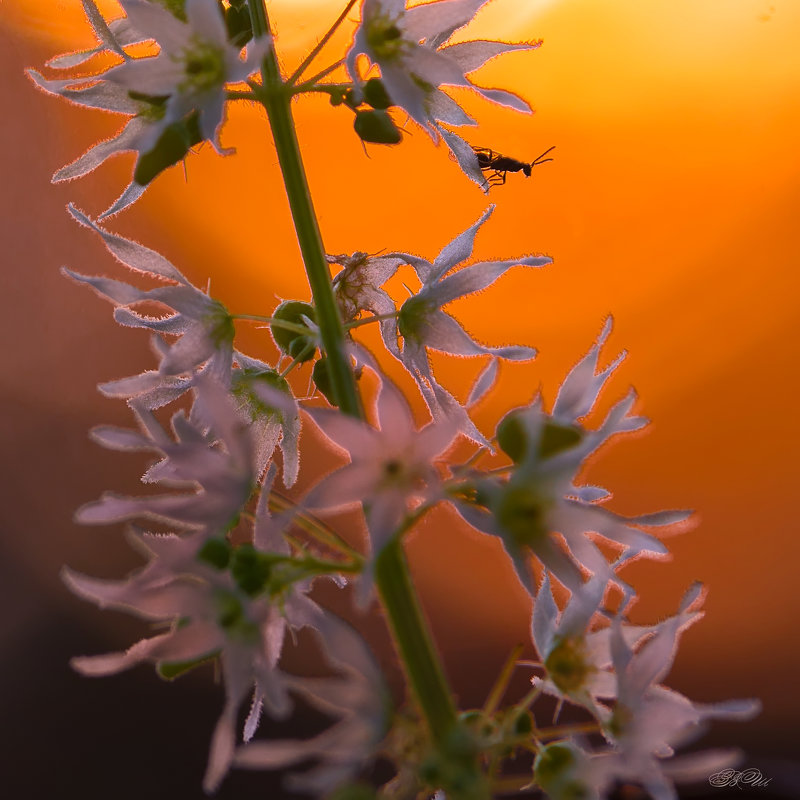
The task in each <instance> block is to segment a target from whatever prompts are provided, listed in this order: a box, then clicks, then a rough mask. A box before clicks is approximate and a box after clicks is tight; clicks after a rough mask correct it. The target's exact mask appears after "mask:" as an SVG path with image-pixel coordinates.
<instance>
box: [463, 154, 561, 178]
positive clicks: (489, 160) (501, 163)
mask: <svg viewBox="0 0 800 800" xmlns="http://www.w3.org/2000/svg"><path fill="white" fill-rule="evenodd" d="M472 149H473V150H474V151H475V155H476V156H478V166H479V167H480V169H481V172H483V174H484V175H486V182H487V183H488V184H489V186H502V185H503V184H504V183H505V182H506V175H508V173H509V172H522V173H523V175H525V177H526V178H530V176H531V170H532V169H533V168H534V167H538V166H539V164H544V163H546V162H547V161H552V160H553V159H552V158H545V156H546V155H547V154H548V153H549V152H550V151H551V150H554V149H555V145H553V146H552V147H550V148H548V149H547V150H545V151H544V153H542V154H541V155H540V156H538V157H537V158H535V159H534V160H533V161H531V162H530V164H528V163H527V162H525V161H517V159H516V158H510V157H509V156H502V155H500V153H495V152H494V150H490V149H489V148H488V147H473V148H472Z"/></svg>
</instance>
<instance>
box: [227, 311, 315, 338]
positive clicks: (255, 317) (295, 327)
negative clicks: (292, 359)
mask: <svg viewBox="0 0 800 800" xmlns="http://www.w3.org/2000/svg"><path fill="white" fill-rule="evenodd" d="M231 319H241V320H245V321H247V322H265V323H266V324H267V325H269V326H271V327H273V328H283V330H285V331H291V332H292V333H299V334H302V335H303V336H307V335H308V333H309V330H308V326H307V325H301V324H300V323H297V322H287V321H286V320H285V319H276V318H275V317H262V316H261V315H259V314H231Z"/></svg>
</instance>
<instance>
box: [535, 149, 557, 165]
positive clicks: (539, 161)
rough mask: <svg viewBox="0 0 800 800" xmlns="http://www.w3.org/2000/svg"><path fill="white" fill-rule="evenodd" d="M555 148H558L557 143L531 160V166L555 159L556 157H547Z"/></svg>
mask: <svg viewBox="0 0 800 800" xmlns="http://www.w3.org/2000/svg"><path fill="white" fill-rule="evenodd" d="M555 149H556V146H555V145H553V146H552V147H548V148H547V150H545V151H544V153H542V154H541V155H540V156H537V157H536V158H534V159H533V161H531V166H532V167H537V166H539V164H546V163H547V162H548V161H553V160H554V159H552V158H545V156H546V155H547V154H548V153H549V152H551V151H552V150H555Z"/></svg>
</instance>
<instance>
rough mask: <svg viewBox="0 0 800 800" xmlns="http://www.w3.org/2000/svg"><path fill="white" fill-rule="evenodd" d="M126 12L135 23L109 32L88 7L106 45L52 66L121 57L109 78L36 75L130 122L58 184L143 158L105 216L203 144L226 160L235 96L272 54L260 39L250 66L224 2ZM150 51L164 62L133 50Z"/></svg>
mask: <svg viewBox="0 0 800 800" xmlns="http://www.w3.org/2000/svg"><path fill="white" fill-rule="evenodd" d="M120 5H121V6H122V9H123V11H124V12H125V17H123V18H121V19H118V20H115V21H113V22H111V23H110V24H106V22H105V21H104V19H103V17H102V15H101V14H100V11H99V10H98V8H97V6H96V5H95V3H94V2H93V1H92V0H85V2H84V7H85V8H86V11H87V16H88V18H89V21H90V22H91V24H92V28H93V29H94V32H95V34H96V35H97V37H98V39H99V40H100V44H99V45H98V47H97V48H94V49H93V50H90V51H86V52H83V53H80V54H76V56H75V57H63V56H62V57H61V58H58V59H55V60H53V61H51V62H50V64H49V66H51V67H56V68H59V69H64V68H71V67H74V66H78V65H79V64H83V63H84V62H85V61H87V60H89V59H90V58H92V57H93V56H94V55H96V54H98V53H108V54H113V55H115V56H118V57H119V58H120V59H121V61H122V63H120V64H118V65H116V66H114V67H111V68H110V69H107V70H106V71H104V72H102V73H99V74H92V75H88V76H80V77H76V78H62V79H58V80H46V79H45V78H43V77H42V76H41V75H40V74H39V73H37V72H35V71H33V70H31V71H30V73H29V74H30V76H31V78H32V79H33V80H34V82H35V83H36V84H37V85H38V86H39V87H40V88H42V89H44V90H45V91H46V92H49V93H51V94H55V95H59V96H61V97H63V98H64V99H66V100H69V101H70V102H71V103H75V104H77V105H81V106H85V107H87V108H97V109H100V110H102V111H110V112H114V113H119V114H126V115H128V116H129V117H130V119H129V121H128V122H127V123H126V125H125V126H124V127H123V128H122V130H121V131H120V132H119V133H118V134H117V135H116V136H115V137H114V138H112V139H109V140H108V141H105V142H101V143H100V144H97V145H95V146H94V147H92V148H90V149H89V150H88V151H87V152H86V153H84V154H83V155H82V156H81V157H80V158H78V159H77V160H76V161H74V162H73V163H72V164H69V165H67V166H66V167H64V168H62V169H60V170H59V171H58V172H56V174H55V175H54V177H53V180H54V181H64V180H71V179H72V178H77V177H80V176H81V175H85V174H86V173H88V172H91V171H92V170H94V169H96V168H97V167H98V166H100V164H102V163H103V162H104V161H105V160H106V159H107V158H110V157H111V156H113V155H115V154H117V153H123V152H125V151H134V152H135V153H136V154H137V162H136V170H135V172H134V178H133V181H132V182H131V183H130V185H129V186H128V187H127V189H125V191H124V192H123V193H122V195H120V197H119V198H118V199H117V200H116V201H115V202H114V203H113V205H111V207H109V208H108V209H107V210H106V211H105V214H104V216H109V215H111V214H116V213H117V212H119V211H122V209H124V208H126V207H127V206H129V205H130V204H131V203H133V202H135V201H136V200H138V199H139V197H141V195H142V193H143V192H144V190H145V188H146V187H147V185H148V184H149V183H150V181H151V180H152V179H153V178H154V177H155V176H156V175H157V174H158V173H159V172H161V171H162V170H163V169H165V168H167V167H169V166H172V165H173V164H175V163H177V162H178V161H180V160H182V159H183V158H184V156H185V155H186V154H187V153H188V152H189V149H190V148H191V147H193V146H194V145H197V144H199V143H200V142H203V141H210V142H211V144H212V145H213V146H214V148H215V149H216V150H217V151H218V152H220V153H222V152H225V151H223V150H222V147H221V145H220V142H219V130H220V127H221V125H222V122H223V118H224V108H225V87H226V86H227V85H228V84H237V83H242V82H244V81H245V80H247V78H248V77H249V76H250V75H252V74H253V73H254V72H256V71H257V70H258V69H259V68H260V65H261V61H262V59H263V56H264V53H265V49H266V47H268V40H267V39H260V40H258V42H254V43H251V44H250V45H249V46H248V48H247V52H246V54H245V56H244V58H243V57H242V48H241V47H240V46H237V45H235V44H233V43H232V42H231V41H230V40H229V32H228V29H227V27H226V25H225V18H224V17H223V14H222V13H221V8H220V5H219V4H218V3H217V0H186V2H185V3H183V4H177V8H176V9H175V11H177V13H174V12H173V10H170V9H169V8H167V7H165V6H164V5H162V4H159V3H157V2H151V0H120ZM173 5H176V4H173ZM142 42H150V43H152V44H153V45H154V46H156V47H157V48H158V53H157V54H156V55H154V56H146V57H142V58H134V57H132V56H131V55H129V53H128V52H127V51H126V50H125V48H126V47H127V46H129V45H133V44H140V43H142Z"/></svg>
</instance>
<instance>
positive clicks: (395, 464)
mask: <svg viewBox="0 0 800 800" xmlns="http://www.w3.org/2000/svg"><path fill="white" fill-rule="evenodd" d="M308 413H309V414H310V415H311V417H312V419H313V420H314V421H315V422H316V423H317V425H318V426H319V427H320V429H321V430H322V432H323V433H324V434H325V436H326V437H327V438H328V439H330V440H331V442H333V443H334V444H335V445H336V446H337V447H339V448H341V449H342V450H344V451H346V452H347V453H348V454H349V456H350V463H349V464H347V465H346V466H344V467H341V468H340V469H338V470H336V471H335V472H333V473H331V474H330V475H328V476H327V477H325V478H323V479H322V480H321V481H320V482H319V483H318V484H317V485H316V486H315V487H314V488H313V489H312V490H311V492H310V493H309V495H308V497H307V498H306V499H305V501H304V503H303V505H304V506H306V507H308V508H320V509H322V508H324V509H335V508H339V507H342V506H346V505H352V504H354V503H362V502H363V504H364V508H365V513H366V517H367V524H368V527H369V531H370V534H371V538H372V545H373V549H374V550H375V551H376V552H377V551H380V550H381V548H382V547H383V546H384V545H385V544H386V542H387V541H388V540H389V538H390V537H391V536H392V534H394V533H395V532H397V530H398V528H399V527H400V525H401V523H402V522H403V520H404V519H405V517H406V514H407V513H408V510H409V503H410V502H412V501H419V500H420V499H422V500H427V499H432V498H434V497H435V496H436V495H437V493H438V489H439V484H440V476H439V472H438V470H437V469H436V466H435V461H436V459H437V457H438V456H440V455H441V454H442V453H443V452H444V451H445V450H446V449H447V448H448V447H449V446H450V444H451V443H452V441H453V439H454V437H455V434H456V430H455V428H454V426H452V425H450V424H449V423H448V422H447V421H439V422H432V423H430V424H428V425H426V426H425V427H424V428H422V429H421V430H417V427H416V425H415V423H414V418H413V416H412V414H411V410H410V409H409V407H408V404H407V403H406V400H405V398H404V397H403V396H402V395H401V394H400V392H399V391H398V390H397V389H396V388H395V387H394V386H393V385H392V384H391V383H390V382H389V381H388V380H387V379H385V378H384V379H383V382H382V385H381V390H380V394H379V396H378V401H377V417H378V422H379V424H380V427H379V428H373V427H372V426H371V425H369V424H368V423H366V422H362V421H361V420H358V419H355V418H353V417H350V416H348V415H346V414H343V413H342V412H340V411H336V410H334V409H309V410H308Z"/></svg>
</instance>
